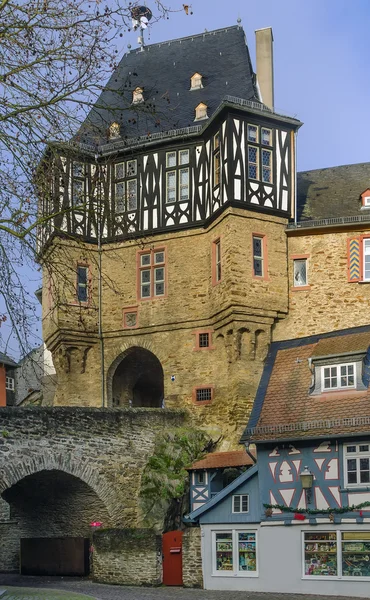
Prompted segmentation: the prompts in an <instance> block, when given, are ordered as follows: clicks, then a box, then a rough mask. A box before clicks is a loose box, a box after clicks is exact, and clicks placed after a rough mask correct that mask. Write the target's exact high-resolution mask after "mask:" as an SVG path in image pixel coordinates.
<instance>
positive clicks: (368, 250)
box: [361, 237, 370, 281]
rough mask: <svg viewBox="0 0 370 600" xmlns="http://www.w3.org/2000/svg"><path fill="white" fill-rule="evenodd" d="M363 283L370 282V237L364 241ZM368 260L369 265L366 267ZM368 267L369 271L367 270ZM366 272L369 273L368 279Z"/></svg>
mask: <svg viewBox="0 0 370 600" xmlns="http://www.w3.org/2000/svg"><path fill="white" fill-rule="evenodd" d="M361 251H362V265H363V267H362V281H370V237H364V238H363V239H362V249H361ZM366 259H368V260H367V263H368V264H367V265H366ZM366 266H367V269H366ZM366 270H367V271H368V273H369V275H368V277H366Z"/></svg>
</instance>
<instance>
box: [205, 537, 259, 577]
mask: <svg viewBox="0 0 370 600" xmlns="http://www.w3.org/2000/svg"><path fill="white" fill-rule="evenodd" d="M257 566H258V565H257V532H256V531H240V530H238V529H233V530H231V531H214V532H213V575H224V576H231V577H238V576H240V577H257V576H258V573H257Z"/></svg>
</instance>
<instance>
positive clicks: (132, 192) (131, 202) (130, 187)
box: [127, 179, 137, 210]
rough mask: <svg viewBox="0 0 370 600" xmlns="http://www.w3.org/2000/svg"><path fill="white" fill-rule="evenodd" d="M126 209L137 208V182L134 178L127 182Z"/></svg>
mask: <svg viewBox="0 0 370 600" xmlns="http://www.w3.org/2000/svg"><path fill="white" fill-rule="evenodd" d="M127 196H128V203H127V210H136V209H137V183H136V179H131V181H128V182H127Z"/></svg>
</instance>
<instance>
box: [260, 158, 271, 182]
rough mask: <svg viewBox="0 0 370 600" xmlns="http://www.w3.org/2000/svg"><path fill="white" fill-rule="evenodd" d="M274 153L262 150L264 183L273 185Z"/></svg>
mask: <svg viewBox="0 0 370 600" xmlns="http://www.w3.org/2000/svg"><path fill="white" fill-rule="evenodd" d="M271 159H272V153H271V152H270V150H262V181H264V182H265V183H271V181H272V170H271V165H272V160H271Z"/></svg>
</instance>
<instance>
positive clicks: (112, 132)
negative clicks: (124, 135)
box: [109, 122, 120, 140]
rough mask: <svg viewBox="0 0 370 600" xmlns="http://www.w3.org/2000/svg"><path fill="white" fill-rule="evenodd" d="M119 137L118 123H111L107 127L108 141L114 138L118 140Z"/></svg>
mask: <svg viewBox="0 0 370 600" xmlns="http://www.w3.org/2000/svg"><path fill="white" fill-rule="evenodd" d="M119 136H120V126H119V123H116V122H114V123H111V124H110V125H109V139H110V140H114V139H115V138H119Z"/></svg>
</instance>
